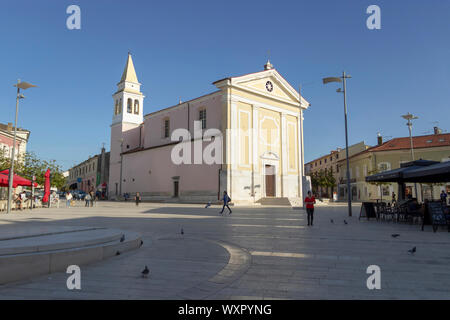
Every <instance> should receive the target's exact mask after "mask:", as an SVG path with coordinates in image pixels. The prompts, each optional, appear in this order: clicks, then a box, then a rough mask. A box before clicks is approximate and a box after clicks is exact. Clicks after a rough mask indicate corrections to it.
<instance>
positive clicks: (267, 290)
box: [0, 202, 450, 299]
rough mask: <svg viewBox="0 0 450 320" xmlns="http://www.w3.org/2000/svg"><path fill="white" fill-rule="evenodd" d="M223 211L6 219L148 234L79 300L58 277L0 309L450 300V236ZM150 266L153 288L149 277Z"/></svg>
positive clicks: (109, 210) (39, 213) (138, 210)
mask: <svg viewBox="0 0 450 320" xmlns="http://www.w3.org/2000/svg"><path fill="white" fill-rule="evenodd" d="M219 211H220V208H219V207H218V206H213V207H212V208H208V209H205V208H203V206H201V205H186V204H183V205H182V204H156V203H142V204H141V205H140V206H139V207H136V206H135V205H134V204H133V203H131V202H129V203H124V202H121V203H115V202H100V203H99V204H98V206H97V207H94V208H85V207H82V206H81V205H80V206H79V207H75V208H59V209H57V208H50V209H37V210H33V211H32V212H30V211H24V212H19V213H12V214H1V215H0V226H2V225H10V226H14V227H17V226H21V227H22V226H23V227H27V226H28V225H29V224H31V223H32V224H33V225H39V224H40V225H43V226H46V227H51V226H52V225H54V226H68V227H75V226H90V227H106V228H116V229H121V230H129V231H135V232H139V233H141V234H142V235H143V240H144V245H143V246H142V247H141V248H140V249H137V250H134V251H130V252H128V253H124V254H122V255H120V256H115V257H112V258H110V259H107V260H104V261H101V262H98V263H95V264H91V265H88V266H83V267H82V268H81V287H82V288H81V290H78V291H77V290H75V291H69V290H68V289H67V288H66V280H67V277H68V276H69V275H68V274H65V273H55V274H50V275H46V276H42V277H39V278H34V279H30V280H27V281H22V282H20V283H11V284H8V285H4V286H0V299H22V298H25V299H450V270H449V268H450V234H449V233H448V232H447V231H445V230H439V231H438V232H437V233H433V232H432V231H431V227H428V228H426V230H425V231H424V232H422V231H420V226H418V225H409V224H396V223H392V222H376V221H373V220H371V221H367V220H366V219H361V221H359V220H358V216H359V208H358V207H354V210H353V217H348V216H347V209H346V207H345V206H333V205H328V206H319V207H318V208H316V212H315V221H314V226H313V227H307V226H306V222H305V219H306V217H305V212H304V211H303V210H292V209H291V208H289V207H256V206H255V207H235V208H233V214H232V215H224V216H220V215H218V212H219ZM330 219H333V220H334V223H331V222H330ZM344 219H345V220H346V221H347V222H348V224H345V223H344ZM181 228H183V230H184V235H181V234H180V231H181ZM0 230H1V228H0ZM393 233H399V234H400V237H398V238H396V239H394V238H392V237H391V234H393ZM413 246H416V247H417V253H416V254H415V255H410V254H409V253H408V252H407V251H408V250H409V249H411V248H412V247H413ZM145 265H147V266H148V267H149V269H150V270H151V275H150V277H149V278H148V279H143V278H141V277H140V272H141V270H142V269H143V268H144V266H145ZM369 265H378V266H379V267H380V268H381V289H380V290H369V289H367V286H366V280H367V278H368V277H369V275H368V274H367V273H366V269H367V267H368V266H369Z"/></svg>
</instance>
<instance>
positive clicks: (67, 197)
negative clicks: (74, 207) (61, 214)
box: [66, 191, 73, 208]
mask: <svg viewBox="0 0 450 320" xmlns="http://www.w3.org/2000/svg"><path fill="white" fill-rule="evenodd" d="M72 198H73V196H72V194H71V193H70V192H69V191H68V192H67V194H66V207H67V208H70V202H71V201H72Z"/></svg>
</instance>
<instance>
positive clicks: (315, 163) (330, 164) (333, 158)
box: [305, 148, 341, 198]
mask: <svg viewBox="0 0 450 320" xmlns="http://www.w3.org/2000/svg"><path fill="white" fill-rule="evenodd" d="M340 150H341V149H340V148H338V149H337V150H331V151H330V153H329V154H326V155H324V156H322V157H320V158H317V159H314V160H312V161H310V162H308V163H306V164H305V174H306V175H307V176H313V175H314V174H318V173H321V172H322V173H325V174H326V173H328V172H331V174H332V175H333V177H334V180H335V181H337V180H338V174H339V167H338V166H337V161H338V160H339V153H340ZM312 187H313V192H314V193H315V194H319V195H321V196H322V197H325V198H331V197H332V195H333V192H335V191H336V187H324V186H314V185H313V186H312Z"/></svg>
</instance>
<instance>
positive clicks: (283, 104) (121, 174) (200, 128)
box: [108, 55, 309, 203]
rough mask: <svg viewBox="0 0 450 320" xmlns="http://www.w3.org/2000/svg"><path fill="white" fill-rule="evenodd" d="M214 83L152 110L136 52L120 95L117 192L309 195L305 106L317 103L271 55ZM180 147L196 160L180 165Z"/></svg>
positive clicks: (113, 173) (114, 143)
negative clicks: (257, 66)
mask: <svg viewBox="0 0 450 320" xmlns="http://www.w3.org/2000/svg"><path fill="white" fill-rule="evenodd" d="M213 84H214V85H215V87H216V90H215V91H213V92H212V93H210V94H207V95H204V96H201V97H198V98H196V99H193V100H190V101H186V102H180V103H179V104H177V105H175V106H172V107H169V108H166V109H162V110H160V111H156V112H153V113H150V114H147V115H145V116H144V113H143V100H144V98H145V97H144V95H143V94H142V93H141V91H140V86H141V84H140V83H139V82H138V79H137V76H136V72H135V69H134V66H133V61H132V58H131V55H128V59H127V63H126V66H125V70H124V72H123V74H122V78H121V80H120V82H119V83H118V84H117V87H118V89H117V91H116V92H115V93H114V94H113V99H114V109H113V119H112V124H111V158H110V171H109V184H108V185H109V196H110V198H112V199H116V198H120V197H121V196H123V194H125V193H129V194H130V195H131V196H133V195H134V194H135V193H136V192H139V193H140V194H141V196H142V198H143V200H159V201H161V200H174V201H189V202H195V201H202V202H203V201H208V200H211V201H217V200H218V199H220V198H221V194H222V193H223V191H224V190H227V191H228V193H229V195H230V197H231V198H232V199H233V202H244V203H245V202H257V201H260V200H261V199H262V198H265V197H277V198H297V199H301V198H302V193H303V190H302V185H303V176H304V174H303V117H302V111H303V110H304V109H306V108H307V107H308V106H309V103H308V102H307V101H306V100H305V99H304V98H303V97H300V95H299V93H298V92H297V91H296V90H295V89H293V88H292V86H290V85H289V84H288V83H287V81H286V80H285V79H284V78H283V77H282V76H281V75H280V74H279V73H278V72H277V71H276V70H275V69H274V68H273V66H272V65H271V64H270V62H268V63H267V64H266V65H265V68H264V70H263V71H260V72H257V73H254V74H250V75H245V76H240V77H233V78H226V79H222V80H219V81H216V82H214V83H213ZM194 127H195V128H194ZM180 129H184V130H181V131H180ZM194 129H197V131H196V130H194ZM231 131H233V132H235V133H233V134H230V132H231ZM180 132H181V133H180ZM183 132H184V133H183ZM196 132H197V135H196ZM267 132H269V133H268V134H267ZM198 133H199V134H198ZM181 136H183V141H184V142H183V144H179V141H180V137H181ZM212 145H214V146H220V147H218V148H216V149H215V151H214V152H211V154H212V155H213V156H214V159H215V160H214V161H208V159H206V158H205V157H203V158H202V155H204V154H205V152H206V151H208V150H209V151H210V150H212V147H211V146H212ZM196 146H197V147H199V148H200V149H201V153H200V157H199V156H198V152H197V153H196V150H198V149H196V148H197V147H196ZM208 148H209V149H208ZM181 149H182V151H181V152H180V150H181ZM174 154H175V158H176V156H180V157H183V159H188V161H184V163H181V164H180V163H178V162H177V160H176V159H175V160H174ZM219 158H220V159H221V160H219V161H218V160H217V159H219ZM300 201H301V200H300Z"/></svg>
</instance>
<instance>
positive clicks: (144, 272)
mask: <svg viewBox="0 0 450 320" xmlns="http://www.w3.org/2000/svg"><path fill="white" fill-rule="evenodd" d="M149 273H150V270H148V268H147V266H145V268H144V270H142V272H141V274H142V278H147V277H148V274H149Z"/></svg>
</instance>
